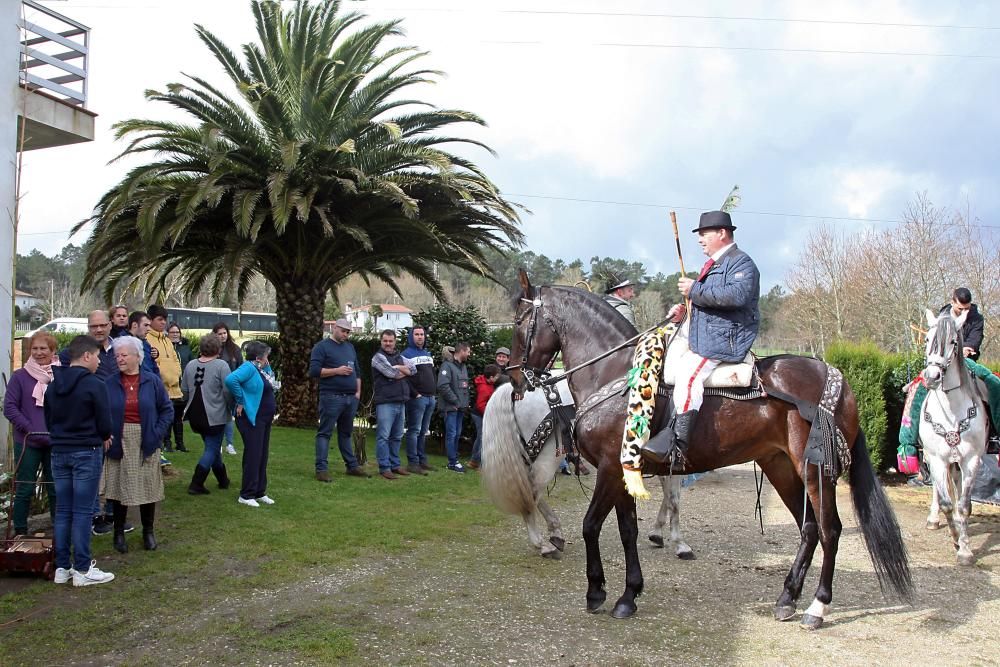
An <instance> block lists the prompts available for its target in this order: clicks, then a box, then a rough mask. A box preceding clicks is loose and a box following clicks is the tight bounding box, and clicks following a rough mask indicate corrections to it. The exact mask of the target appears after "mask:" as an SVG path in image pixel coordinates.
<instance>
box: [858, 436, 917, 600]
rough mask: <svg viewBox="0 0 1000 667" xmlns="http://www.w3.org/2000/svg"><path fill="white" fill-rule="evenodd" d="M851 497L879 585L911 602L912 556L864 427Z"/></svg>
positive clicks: (859, 441) (884, 592) (859, 439)
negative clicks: (876, 474)
mask: <svg viewBox="0 0 1000 667" xmlns="http://www.w3.org/2000/svg"><path fill="white" fill-rule="evenodd" d="M850 480H851V500H853V501H854V516H855V517H857V520H858V525H859V526H860V527H861V535H862V537H863V538H864V541H865V546H866V547H867V548H868V555H869V556H870V557H871V561H872V565H873V566H874V567H875V576H876V577H878V585H879V588H881V589H882V594H883V595H885V594H886V592H887V591H886V588H887V587H889V588H891V589H892V590H893V591H894V592H895V593H896V595H898V596H899V597H900V598H902V599H903V600H905V601H907V602H910V601H912V599H913V579H912V578H911V577H910V564H909V556H908V555H907V553H906V545H905V544H904V543H903V536H902V534H901V533H900V530H899V523H898V522H897V521H896V514H895V513H894V512H893V511H892V506H890V505H889V499H888V498H887V497H886V495H885V490H884V489H883V488H882V485H881V484H880V483H879V481H878V478H877V477H876V476H875V470H874V469H873V468H872V462H871V459H870V458H869V456H868V446H867V445H866V444H865V434H864V431H862V430H861V429H858V437H857V438H855V440H854V447H852V448H851V471H850Z"/></svg>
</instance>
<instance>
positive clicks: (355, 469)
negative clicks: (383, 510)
mask: <svg viewBox="0 0 1000 667" xmlns="http://www.w3.org/2000/svg"><path fill="white" fill-rule="evenodd" d="M350 334H351V323H350V322H348V321H347V320H346V319H344V318H341V319H339V320H337V321H336V323H335V324H334V325H333V332H332V333H331V334H330V337H329V338H324V339H323V340H321V341H320V342H318V343H316V345H315V346H313V349H312V355H310V357H309V377H314V378H318V379H319V430H317V431H316V479H317V480H319V481H321V482H332V481H333V479H332V478H331V477H330V470H329V468H328V465H327V456H328V454H329V452H330V436H331V435H333V429H334V427H336V429H337V445H338V446H339V447H340V455H341V457H343V459H344V464H345V465H346V466H347V474H348V475H354V476H355V477H371V475H369V474H368V473H366V472H365V471H364V470H363V469H362V468H361V465H360V464H359V463H358V459H357V458H356V457H355V456H354V448H353V446H352V442H351V432H352V431H353V430H354V415H355V413H356V412H357V411H358V401H360V400H361V376H360V375H359V374H358V353H357V352H356V351H355V349H354V346H353V345H351V343H350V342H348V340H347V337H348V336H349V335H350Z"/></svg>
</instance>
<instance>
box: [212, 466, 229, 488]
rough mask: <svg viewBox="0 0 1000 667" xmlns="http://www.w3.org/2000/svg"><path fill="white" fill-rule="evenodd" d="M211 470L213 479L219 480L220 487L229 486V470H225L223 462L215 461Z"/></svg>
mask: <svg viewBox="0 0 1000 667" xmlns="http://www.w3.org/2000/svg"><path fill="white" fill-rule="evenodd" d="M212 472H213V473H214V474H215V479H216V480H218V482H219V488H220V489H228V488H229V472H228V471H226V464H225V463H217V464H215V465H214V466H212Z"/></svg>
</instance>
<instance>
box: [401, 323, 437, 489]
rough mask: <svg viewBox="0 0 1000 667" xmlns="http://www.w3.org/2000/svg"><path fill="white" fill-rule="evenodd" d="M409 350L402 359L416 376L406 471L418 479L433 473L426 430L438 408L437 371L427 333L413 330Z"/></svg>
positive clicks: (408, 404) (416, 327) (412, 387)
mask: <svg viewBox="0 0 1000 667" xmlns="http://www.w3.org/2000/svg"><path fill="white" fill-rule="evenodd" d="M409 342H410V344H409V346H408V347H407V348H406V349H405V350H403V356H404V357H406V358H407V359H409V360H410V361H412V362H413V366H414V368H415V369H416V372H415V373H414V374H413V375H411V376H410V377H409V378H407V380H408V381H409V383H410V400H409V401H407V402H406V462H407V466H406V469H407V470H408V471H409V472H412V473H414V474H417V475H426V474H427V472H428V471H430V470H434V466H432V465H430V464H429V463H428V462H427V449H426V440H427V429H428V428H430V425H431V417H432V416H433V414H434V407H435V406H436V405H437V371H435V370H434V357H432V356H431V353H430V351H429V350H428V349H427V330H426V329H425V328H424V327H422V326H421V325H419V324H416V325H414V326H413V327H412V328H411V329H410V335H409Z"/></svg>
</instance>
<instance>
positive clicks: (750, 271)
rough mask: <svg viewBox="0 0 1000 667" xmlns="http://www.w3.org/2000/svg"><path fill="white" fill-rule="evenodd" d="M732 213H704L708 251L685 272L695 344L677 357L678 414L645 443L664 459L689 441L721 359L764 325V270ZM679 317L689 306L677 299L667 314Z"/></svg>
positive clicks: (646, 451) (701, 226)
mask: <svg viewBox="0 0 1000 667" xmlns="http://www.w3.org/2000/svg"><path fill="white" fill-rule="evenodd" d="M735 229H736V227H734V226H733V221H732V218H731V217H730V216H729V214H728V213H726V212H724V211H709V212H707V213H702V214H701V219H700V220H699V222H698V228H697V229H694V230H692V231H693V232H695V233H697V234H698V243H699V245H701V247H702V250H703V251H704V253H705V254H706V255H708V261H707V262H705V266H703V267H702V269H701V274H700V275H699V276H698V279H697V280H691V279H690V278H688V277H686V276H682V277H681V278H680V280H678V281H677V288H678V289H679V290H680V292H681V294H683V295H684V296H685V297H687V298H688V300H689V301H690V303H691V317H690V319H688V321H687V322H685V323H684V325H683V326H686V327H689V331H688V340H689V343H690V348H691V349H690V350H689V351H688V352H686V353H685V354H684V355H683V356H682V357H681V358H680V361H679V362H678V368H677V371H676V373H675V378H676V383H675V384H674V393H673V399H674V417H673V419H672V420H671V422H670V424H669V425H668V426H667V427H666V428H664V429H663V430H661V431H660V432H659V433H658V434H656V435H655V436H653V437H652V438H651V439H650V440H649V442H648V443H646V445H645V446H644V447H643V448H642V454H643V456H645V457H647V458H649V459H652V460H653V461H656V462H657V463H662V462H664V461H666V460H667V459H668V458H669V456H670V453H671V451H672V450H673V447H674V443H675V442H676V444H677V447H678V448H679V449H680V452H681V454H686V452H687V449H688V446H689V445H690V438H691V433H692V431H693V430H694V425H695V420H696V419H697V416H698V410H699V409H700V408H701V402H702V397H703V396H704V391H705V389H704V383H705V378H707V377H708V376H709V374H710V373H711V372H712V371H713V370H714V369H715V368H716V367H717V366H718V365H719V364H720V363H721V362H740V361H743V360H744V359H745V358H746V356H747V353H748V352H749V351H750V347H751V346H752V345H753V342H754V339H755V338H756V337H757V331H758V329H759V328H760V308H759V307H758V302H759V301H760V272H759V271H758V270H757V265H756V264H754V262H753V260H752V259H750V255H748V254H746V253H745V252H743V251H742V250H740V249H739V248H738V247H736V243H735V242H734V241H733V231H734V230H735ZM667 315H668V317H671V318H673V320H674V321H675V322H680V321H681V320H682V319H684V315H685V307H684V306H683V305H680V304H678V305H676V306H674V307H673V308H671V309H670V312H669V313H668V314H667Z"/></svg>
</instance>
